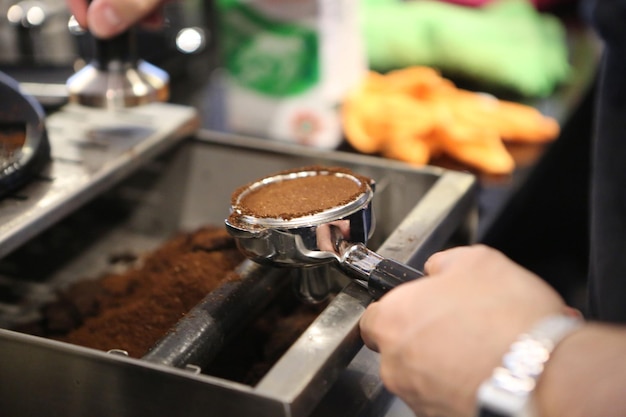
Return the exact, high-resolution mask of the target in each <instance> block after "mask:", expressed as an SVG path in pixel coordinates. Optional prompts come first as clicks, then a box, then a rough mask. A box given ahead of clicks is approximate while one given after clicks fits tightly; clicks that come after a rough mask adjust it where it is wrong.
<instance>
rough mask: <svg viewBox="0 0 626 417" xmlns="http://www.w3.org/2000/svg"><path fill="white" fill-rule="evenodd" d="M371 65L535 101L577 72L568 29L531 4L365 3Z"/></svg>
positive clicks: (508, 0) (505, 0) (515, 0)
mask: <svg viewBox="0 0 626 417" xmlns="http://www.w3.org/2000/svg"><path fill="white" fill-rule="evenodd" d="M362 2H363V3H362V4H363V10H362V12H363V14H362V17H363V22H362V27H363V33H364V39H365V45H366V50H367V57H368V61H369V66H370V68H371V69H373V70H376V71H381V72H384V71H388V70H391V69H395V68H403V67H408V66H413V65H425V66H431V67H434V68H438V69H440V70H441V71H443V72H445V73H451V74H457V75H459V76H463V77H465V78H467V79H471V80H476V81H478V82H481V83H486V84H490V85H493V86H495V87H499V88H505V89H508V90H511V91H513V92H516V93H518V94H521V95H523V96H527V97H545V96H547V95H549V94H551V93H552V92H553V91H554V89H555V88H556V87H557V86H558V85H559V84H561V83H563V82H565V81H566V80H567V79H568V77H569V75H570V72H571V68H570V64H569V61H568V49H567V41H566V31H565V28H564V26H563V23H562V22H561V21H560V20H559V19H558V18H556V17H555V16H553V15H550V14H548V13H540V12H538V11H537V10H536V9H535V8H534V7H533V5H532V4H530V2H528V1H526V0H496V1H493V2H491V3H489V4H487V5H485V6H483V7H481V8H472V7H465V6H459V5H454V4H450V3H446V2H440V1H435V0H414V1H399V0H362Z"/></svg>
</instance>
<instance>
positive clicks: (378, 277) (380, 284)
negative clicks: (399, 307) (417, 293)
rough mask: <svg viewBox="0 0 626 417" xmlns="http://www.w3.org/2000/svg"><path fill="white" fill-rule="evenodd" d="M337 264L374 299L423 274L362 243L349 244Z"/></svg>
mask: <svg viewBox="0 0 626 417" xmlns="http://www.w3.org/2000/svg"><path fill="white" fill-rule="evenodd" d="M339 265H340V266H341V268H342V269H343V270H344V271H345V272H347V273H349V274H351V275H353V276H354V278H355V279H356V281H357V282H359V283H360V284H361V285H363V286H365V287H366V288H367V291H368V292H369V293H370V295H371V296H372V297H374V299H379V298H380V297H382V296H383V295H385V294H386V293H387V292H388V291H390V290H392V289H394V288H395V287H397V286H398V285H400V284H402V283H405V282H407V281H412V280H414V279H417V278H421V277H423V276H424V274H423V273H422V272H420V271H418V270H417V269H414V268H411V267H410V266H408V265H405V264H403V263H400V262H397V261H394V260H392V259H387V258H383V257H382V256H380V255H379V254H377V253H376V252H373V251H371V250H369V249H368V248H367V247H366V246H365V245H363V244H362V243H356V244H350V246H349V247H348V248H347V250H346V251H345V253H344V254H343V255H342V256H341V259H340V263H339Z"/></svg>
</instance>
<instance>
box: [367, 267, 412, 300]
mask: <svg viewBox="0 0 626 417" xmlns="http://www.w3.org/2000/svg"><path fill="white" fill-rule="evenodd" d="M423 276H424V274H423V273H422V272H420V271H418V270H417V269H414V268H411V267H410V266H408V265H405V264H402V263H400V262H396V261H394V260H392V259H383V260H382V261H380V262H379V263H378V264H377V265H376V267H375V268H374V269H373V270H372V271H371V273H370V276H369V279H368V280H367V290H368V292H369V293H370V295H371V296H372V297H374V298H375V299H379V298H380V297H382V296H383V295H385V294H386V293H387V292H388V291H389V290H392V289H393V288H395V287H397V286H398V285H400V284H402V283H405V282H407V281H412V280H414V279H417V278H421V277H423Z"/></svg>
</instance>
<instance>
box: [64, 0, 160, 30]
mask: <svg viewBox="0 0 626 417" xmlns="http://www.w3.org/2000/svg"><path fill="white" fill-rule="evenodd" d="M164 2H165V0H93V1H92V2H91V3H90V4H88V3H87V0H66V3H67V5H68V7H69V9H70V11H71V12H72V14H73V15H74V17H75V18H76V20H77V21H78V23H79V24H80V25H81V26H82V27H83V28H87V29H89V31H90V32H91V33H92V34H93V35H94V36H96V37H98V38H103V39H105V38H110V37H112V36H115V35H118V34H120V33H122V32H123V31H125V30H126V29H128V28H129V27H131V26H133V25H134V24H136V23H139V22H141V23H142V24H143V25H147V26H151V27H157V26H159V25H160V24H161V23H162V20H163V15H162V10H161V7H160V6H161V5H162V4H163V3H164Z"/></svg>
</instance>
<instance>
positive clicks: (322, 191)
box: [231, 167, 370, 220]
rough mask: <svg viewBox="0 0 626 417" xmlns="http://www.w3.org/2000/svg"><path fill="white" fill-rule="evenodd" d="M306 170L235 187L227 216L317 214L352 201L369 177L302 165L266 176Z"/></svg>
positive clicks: (260, 216) (364, 188)
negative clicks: (251, 187) (301, 173)
mask: <svg viewBox="0 0 626 417" xmlns="http://www.w3.org/2000/svg"><path fill="white" fill-rule="evenodd" d="M309 171H311V172H313V173H314V174H313V175H308V176H298V177H293V178H288V179H283V180H280V181H274V182H268V183H267V184H264V185H262V186H260V187H258V188H256V189H254V190H252V191H249V192H246V191H247V190H248V189H249V188H250V186H251V185H252V184H254V183H251V184H248V185H247V186H244V187H241V188H239V189H238V190H236V191H235V193H234V194H233V198H232V203H233V206H234V207H235V208H236V211H237V213H235V214H234V215H233V216H231V218H232V217H236V216H238V215H240V214H244V215H249V216H253V217H257V218H281V219H285V220H289V219H293V218H298V217H302V216H306V215H311V214H315V213H319V212H322V211H324V210H328V209H332V208H335V207H340V206H343V205H345V204H348V203H350V202H352V201H354V200H356V199H357V198H358V197H359V196H361V195H362V194H363V193H364V192H366V190H367V187H368V186H369V183H370V179H369V178H366V177H363V176H359V175H357V174H355V173H353V172H351V171H350V170H347V169H344V168H336V167H335V168H326V167H305V168H300V169H296V170H289V171H283V172H280V173H277V174H274V175H271V176H269V177H266V178H271V177H274V176H277V175H286V174H289V173H295V172H309ZM243 193H245V194H243ZM240 196H242V197H241V198H240Z"/></svg>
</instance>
